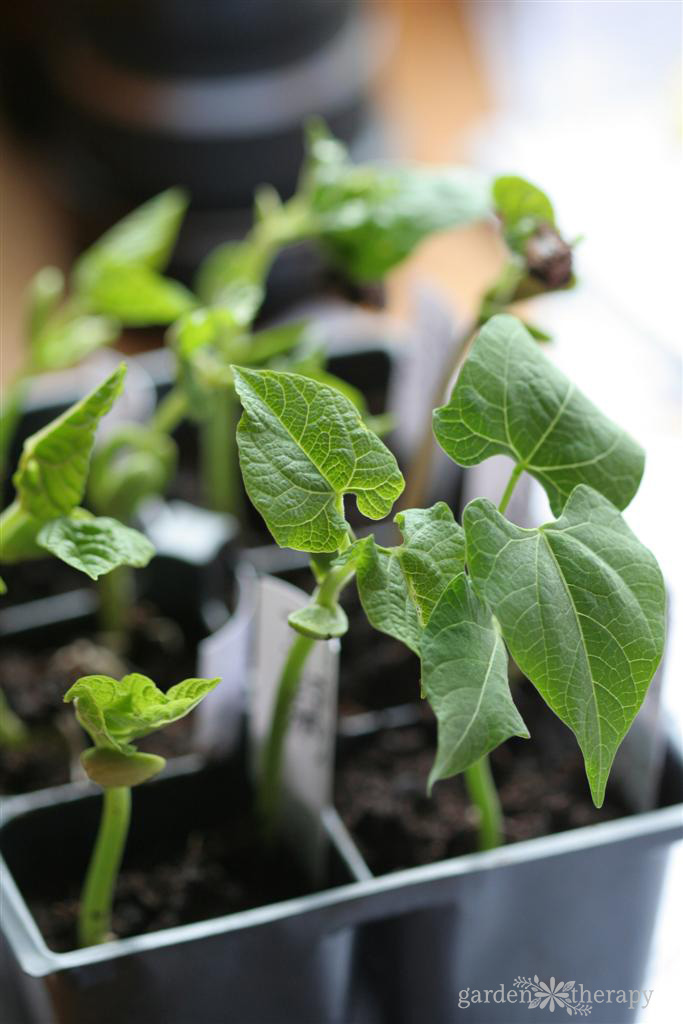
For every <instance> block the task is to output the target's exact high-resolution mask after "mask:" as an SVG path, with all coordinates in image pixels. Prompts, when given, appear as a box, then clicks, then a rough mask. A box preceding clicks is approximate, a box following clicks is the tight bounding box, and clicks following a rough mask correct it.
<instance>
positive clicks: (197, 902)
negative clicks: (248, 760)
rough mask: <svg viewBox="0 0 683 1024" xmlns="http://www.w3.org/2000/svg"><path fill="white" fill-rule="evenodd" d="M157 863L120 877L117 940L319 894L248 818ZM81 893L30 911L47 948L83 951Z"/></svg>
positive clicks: (140, 864) (189, 839) (193, 837)
mask: <svg viewBox="0 0 683 1024" xmlns="http://www.w3.org/2000/svg"><path fill="white" fill-rule="evenodd" d="M154 853H155V854H157V855H158V859H156V858H155V857H148V858H147V859H146V860H139V861H137V862H136V863H134V864H131V865H130V866H129V867H127V868H126V867H124V870H123V871H122V872H121V875H120V876H119V881H118V884H117V888H116V900H115V905H114V914H113V919H112V926H113V930H114V934H115V935H116V936H117V937H118V938H126V937H127V936H129V935H140V934H144V933H145V932H156V931H159V930H160V929H163V928H173V927H175V926H176V925H181V924H190V923H192V922H193V921H204V920H207V919H209V918H213V917H220V916H222V915H223V914H232V913H237V912H238V911H241V910H248V909H250V908H253V907H260V906H265V905H267V904H270V903H277V902H279V901H281V900H285V899H291V898H293V897H296V896H302V895H304V894H306V893H309V892H311V891H312V888H311V886H310V884H309V883H308V881H307V879H306V877H305V875H304V874H303V872H302V871H301V870H300V869H299V867H298V866H297V864H296V863H295V861H294V859H293V857H292V856H291V854H290V853H289V852H288V851H287V850H286V849H283V848H275V849H273V850H271V851H268V850H267V849H264V846H263V841H262V839H261V837H260V835H259V834H258V833H257V830H256V828H255V826H254V823H253V822H252V821H251V820H250V819H249V818H248V817H245V816H242V817H240V818H235V819H233V820H228V821H225V822H223V823H222V824H221V825H220V826H213V827H210V828H204V829H202V830H201V831H191V832H190V833H189V834H187V835H186V836H185V837H183V839H182V840H179V842H178V845H177V847H176V848H175V849H173V848H170V849H169V848H168V846H166V848H165V850H164V852H163V854H162V853H160V851H158V850H155V851H154ZM79 897H80V890H79V887H78V886H77V885H75V884H73V883H71V884H70V885H69V886H68V887H67V892H66V894H63V893H60V897H59V898H58V899H57V900H52V899H49V898H48V899H33V900H31V899H30V897H29V904H30V907H31V910H32V912H33V914H34V916H35V919H36V922H37V924H38V926H39V928H40V930H41V932H42V933H43V935H44V936H45V938H46V940H47V943H48V945H49V946H50V947H51V948H52V949H54V950H56V951H58V952H61V951H66V950H69V949H74V948H77V939H76V920H77V913H78V903H79Z"/></svg>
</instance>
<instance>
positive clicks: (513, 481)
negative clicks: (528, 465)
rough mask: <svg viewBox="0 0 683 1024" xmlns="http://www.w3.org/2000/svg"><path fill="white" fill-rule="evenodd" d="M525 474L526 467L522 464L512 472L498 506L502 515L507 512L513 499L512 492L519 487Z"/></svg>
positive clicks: (518, 464)
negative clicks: (518, 483)
mask: <svg viewBox="0 0 683 1024" xmlns="http://www.w3.org/2000/svg"><path fill="white" fill-rule="evenodd" d="M523 472H524V467H523V466H522V465H521V464H520V463H517V465H516V466H515V468H514V469H513V470H512V473H511V474H510V479H509V480H508V482H507V486H506V488H505V490H504V491H503V497H502V498H501V499H500V504H499V505H498V511H499V512H500V514H501V515H502V514H503V513H504V512H505V509H506V508H507V507H508V504H509V502H510V498H511V497H512V492H513V491H514V489H515V487H516V486H517V481H518V480H519V478H520V476H521V475H522V473H523Z"/></svg>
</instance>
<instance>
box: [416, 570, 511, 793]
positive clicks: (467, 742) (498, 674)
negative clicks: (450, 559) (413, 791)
mask: <svg viewBox="0 0 683 1024" xmlns="http://www.w3.org/2000/svg"><path fill="white" fill-rule="evenodd" d="M420 654H421V660H422V688H423V692H424V694H425V696H426V697H427V699H428V700H429V703H430V705H431V707H432V709H433V711H434V713H435V715H436V717H437V721H438V746H437V752H436V758H435V761H434V765H433V767H432V770H431V772H430V775H429V788H430V789H431V786H432V785H433V784H434V782H436V781H437V780H438V779H446V778H448V777H449V776H451V775H456V774H457V773H458V772H462V771H464V770H465V769H466V768H468V767H469V766H470V765H471V764H474V763H475V762H476V761H479V760H480V759H481V758H482V757H484V756H485V755H486V754H488V753H489V752H490V751H491V750H494V749H495V748H496V747H497V746H499V745H500V744H501V743H503V742H504V741H505V740H506V739H508V738H509V737H510V736H523V737H525V738H528V736H529V733H528V731H527V728H526V726H525V725H524V722H523V721H522V718H521V716H520V714H519V712H518V711H517V708H516V707H515V705H514V704H513V701H512V697H511V696H510V688H509V685H508V662H507V653H506V651H505V645H504V643H503V640H502V637H501V635H500V631H499V629H498V626H497V623H496V622H495V620H494V619H493V618H492V617H491V612H490V611H489V609H488V608H487V607H486V605H485V604H484V603H483V602H482V601H481V600H480V599H479V598H478V597H477V595H476V593H475V592H474V590H473V588H472V584H471V583H470V581H469V580H468V579H467V577H466V576H465V574H464V572H461V573H460V574H459V575H458V576H456V577H455V578H454V579H452V580H451V582H450V583H449V585H448V587H447V588H446V590H445V591H444V592H443V594H442V595H441V597H440V599H439V601H438V603H437V605H436V607H435V608H434V610H433V612H432V615H431V618H430V619H429V622H428V624H427V626H426V628H425V630H424V633H423V636H422V643H421V649H420Z"/></svg>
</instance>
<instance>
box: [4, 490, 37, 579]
mask: <svg viewBox="0 0 683 1024" xmlns="http://www.w3.org/2000/svg"><path fill="white" fill-rule="evenodd" d="M41 525H42V524H41V523H40V522H39V521H38V520H36V519H33V518H32V517H31V516H30V515H28V513H27V512H25V511H24V509H23V508H22V507H21V505H20V504H19V502H18V501H16V500H15V501H13V502H12V504H11V505H8V506H7V508H6V509H5V510H4V511H3V512H2V514H1V515H0V562H5V563H6V564H9V563H12V562H23V561H24V560H25V559H27V558H40V557H41V556H42V557H45V551H43V549H42V548H39V547H38V545H37V544H36V534H37V532H38V530H39V529H40V526H41Z"/></svg>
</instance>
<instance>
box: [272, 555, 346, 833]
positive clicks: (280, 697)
mask: <svg viewBox="0 0 683 1024" xmlns="http://www.w3.org/2000/svg"><path fill="white" fill-rule="evenodd" d="M354 572H355V569H354V568H353V566H351V565H344V566H337V567H336V568H333V569H330V571H329V572H328V574H327V576H326V577H325V579H324V580H323V581H322V583H321V584H320V586H319V587H318V589H317V591H316V592H315V595H314V597H313V600H314V602H315V603H316V604H319V605H322V606H323V607H329V606H331V605H332V604H334V603H335V602H336V600H337V598H338V597H339V593H340V591H341V589H342V587H343V586H344V585H345V583H347V582H348V580H349V579H350V577H351V576H352V575H353V573H354ZM316 643H317V640H316V639H315V638H314V637H311V636H303V634H301V633H299V634H297V635H296V637H295V638H294V640H293V641H292V645H291V647H290V648H289V651H288V653H287V657H286V659H285V663H284V665H283V666H282V671H281V673H280V680H279V682H278V686H277V693H276V696H275V705H274V708H273V714H272V717H271V720H270V726H269V729H268V735H267V737H266V740H265V743H264V746H263V751H262V755H261V766H260V773H259V779H258V791H257V795H256V804H257V813H258V815H259V817H260V819H261V822H262V825H263V829H264V832H265V834H266V837H267V838H269V839H272V836H273V833H274V830H275V825H276V822H277V814H278V808H279V800H280V785H281V775H282V754H283V749H284V744H285V738H286V736H287V727H288V725H289V719H290V715H291V711H292V705H293V704H294V700H295V698H296V695H297V693H298V691H299V684H300V682H301V673H302V671H303V667H304V665H305V664H306V659H307V658H308V656H309V654H310V653H311V651H312V650H313V646H314V644H316Z"/></svg>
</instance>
